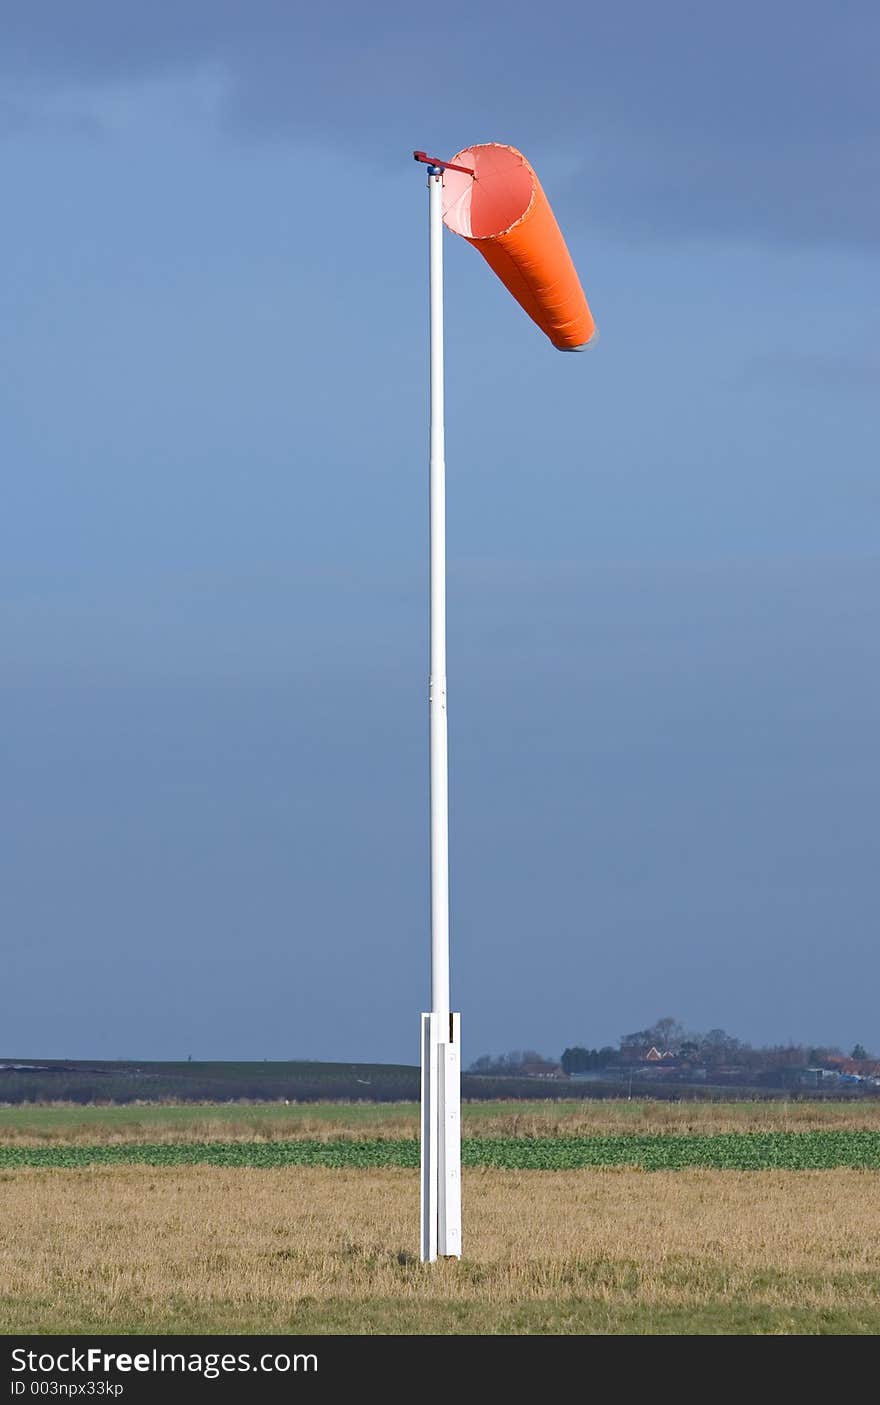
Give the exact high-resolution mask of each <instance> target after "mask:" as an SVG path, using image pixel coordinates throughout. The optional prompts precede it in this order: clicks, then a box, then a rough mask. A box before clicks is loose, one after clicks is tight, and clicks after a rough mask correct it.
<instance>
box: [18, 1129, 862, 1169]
mask: <svg viewBox="0 0 880 1405" xmlns="http://www.w3.org/2000/svg"><path fill="white" fill-rule="evenodd" d="M126 1164H129V1165H146V1166H196V1165H204V1166H231V1167H279V1166H340V1167H341V1166H346V1167H358V1166H361V1167H380V1166H400V1167H416V1166H418V1164H419V1143H418V1141H417V1140H416V1139H415V1138H412V1137H408V1138H391V1137H383V1138H379V1139H375V1140H367V1139H365V1138H353V1139H348V1140H335V1141H314V1140H309V1139H307V1138H298V1139H295V1140H292V1141H260V1142H245V1141H236V1142H220V1141H217V1142H189V1143H187V1142H154V1143H150V1142H132V1143H118V1142H117V1143H113V1142H109V1143H107V1142H105V1143H103V1144H99V1145H96V1146H82V1145H64V1144H55V1145H52V1146H46V1147H34V1146H5V1147H0V1169H3V1170H9V1169H13V1168H15V1167H22V1166H30V1167H40V1168H43V1169H53V1168H59V1169H61V1168H72V1167H85V1166H119V1165H126ZM462 1164H463V1165H464V1166H471V1167H479V1166H492V1167H495V1168H497V1169H498V1170H515V1171H523V1170H530V1171H571V1170H578V1169H580V1168H582V1167H587V1166H638V1167H641V1168H642V1169H644V1170H647V1171H659V1170H666V1171H675V1170H681V1169H683V1168H684V1167H689V1166H707V1167H714V1168H716V1169H718V1170H733V1171H766V1170H788V1171H799V1170H825V1169H829V1168H832V1167H838V1166H849V1167H853V1168H857V1169H871V1170H876V1169H880V1133H878V1132H830V1131H822V1132H776V1133H772V1132H771V1133H761V1132H742V1133H720V1134H718V1135H715V1136H703V1137H700V1136H651V1137H625V1136H624V1137H471V1138H465V1139H464V1140H463V1141H462Z"/></svg>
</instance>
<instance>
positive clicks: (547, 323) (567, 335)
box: [443, 142, 596, 351]
mask: <svg viewBox="0 0 880 1405" xmlns="http://www.w3.org/2000/svg"><path fill="white" fill-rule="evenodd" d="M444 165H445V167H446V169H445V170H444V172H443V222H444V224H445V225H446V228H447V229H451V230H452V231H453V233H454V234H460V235H461V236H462V238H464V239H467V241H468V243H469V244H473V246H474V248H475V249H479V251H480V253H481V254H482V255H483V258H484V259H485V260H486V262H487V263H488V264H489V266H490V268H492V269H493V270H494V271H495V273H497V274H498V277H499V278H500V279H501V281H502V283H503V284H504V285H505V287H506V288H508V290H509V291H510V292H511V293H512V294H513V296H514V297H515V298H516V300H517V302H518V303H519V304H520V306H521V307H523V308H524V309H525V311H526V312H527V313H528V314H529V316H530V317H531V319H532V321H533V322H537V324H538V326H539V327H540V328H541V331H542V332H546V334H547V336H548V337H549V338H550V340H551V342H552V343H553V345H554V346H555V347H557V349H558V350H559V351H583V349H584V347H585V346H587V345H588V343H589V342H590V341H592V339H593V337H594V336H595V334H596V324H595V322H594V321H593V315H592V313H591V312H590V309H589V306H588V304H587V299H586V297H585V295H584V290H583V288H582V287H581V284H580V279H579V278H578V276H577V273H576V272H575V267H574V264H573V263H572V261H571V255H570V253H569V252H568V249H567V247H566V244H565V240H564V239H563V237H562V233H561V231H560V229H559V225H558V224H557V223H556V219H555V217H554V214H553V211H552V210H551V208H550V204H549V202H548V200H547V196H546V195H545V194H544V192H543V190H542V189H541V183H540V181H539V180H538V177H537V176H536V175H535V172H534V171H533V170H532V168H531V166H530V165H529V163H528V161H527V160H526V158H525V157H524V156H523V154H522V152H521V151H517V149H516V147H514V146H501V145H499V144H498V143H497V142H485V143H484V144H482V145H480V146H470V147H468V148H467V150H465V151H460V152H459V153H458V155H457V156H454V157H453V158H452V161H451V162H449V163H444ZM456 166H458V167H459V168H462V167H464V168H468V169H458V170H455V169H454V167H456ZM470 172H472V173H473V174H471V173H470Z"/></svg>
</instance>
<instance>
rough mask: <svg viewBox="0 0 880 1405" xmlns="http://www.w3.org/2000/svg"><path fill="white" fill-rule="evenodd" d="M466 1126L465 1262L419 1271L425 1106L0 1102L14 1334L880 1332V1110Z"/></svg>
mask: <svg viewBox="0 0 880 1405" xmlns="http://www.w3.org/2000/svg"><path fill="white" fill-rule="evenodd" d="M463 1123H464V1133H465V1138H464V1143H463V1160H464V1163H465V1167H466V1169H465V1171H464V1204H465V1246H464V1247H465V1258H464V1260H463V1261H462V1262H461V1263H454V1262H441V1263H439V1264H434V1265H421V1264H420V1263H419V1262H418V1258H417V1228H418V1172H417V1170H416V1169H415V1168H416V1165H417V1157H418V1144H417V1142H416V1140H415V1133H416V1130H417V1108H416V1107H415V1106H414V1105H412V1104H393V1103H391V1104H384V1105H373V1104H365V1103H358V1104H352V1105H345V1104H338V1103H330V1104H309V1105H306V1106H285V1105H284V1104H283V1103H282V1104H254V1105H247V1104H233V1105H230V1104H223V1105H220V1106H217V1105H214V1104H204V1105H197V1104H187V1105H185V1106H173V1105H158V1106H155V1105H153V1106H150V1105H143V1106H132V1105H128V1106H125V1107H113V1106H107V1107H103V1106H102V1107H70V1106H64V1105H44V1106H24V1107H16V1108H2V1109H0V1223H2V1225H3V1230H2V1233H0V1330H2V1331H3V1332H5V1333H12V1332H32V1333H37V1334H41V1335H44V1334H48V1333H72V1332H76V1333H82V1332H87V1331H95V1332H97V1331H101V1332H119V1333H139V1332H159V1333H173V1332H182V1333H188V1332H207V1333H211V1332H231V1333H237V1332H241V1333H247V1332H278V1333H285V1332H302V1333H311V1332H315V1333H331V1334H332V1333H347V1332H353V1333H364V1332H366V1333H383V1334H384V1333H396V1332H402V1333H443V1334H447V1333H481V1334H482V1333H490V1334H497V1333H501V1334H507V1333H556V1334H568V1333H585V1334H589V1333H601V1334H618V1333H620V1334H631V1335H640V1334H657V1333H660V1334H663V1333H680V1334H681V1333H683V1334H695V1333H701V1334H702V1333H705V1334H719V1333H720V1334H736V1333H750V1334H764V1333H771V1334H794V1333H797V1334H808V1335H811V1334H836V1335H851V1334H872V1335H873V1334H876V1333H877V1332H880V1170H878V1169H873V1168H876V1167H880V1108H878V1107H877V1106H876V1105H875V1104H873V1103H858V1104H852V1103H841V1104H834V1103H830V1102H821V1103H805V1102H796V1103H790V1104H786V1103H783V1102H775V1103H751V1104H750V1103H739V1102H737V1103H732V1104H709V1103H702V1104H700V1103H687V1104H684V1103H651V1102H617V1103H609V1102H598V1103H597V1102H579V1101H578V1102H575V1101H566V1102H553V1103H548V1102H539V1103H534V1104H528V1103H526V1104H523V1103H521V1102H517V1103H509V1104H504V1103H495V1104H486V1103H480V1104H467V1105H465V1107H464V1109H463ZM34 1162H36V1163H41V1162H42V1163H44V1164H42V1165H40V1164H28V1163H34ZM212 1162H213V1163H219V1164H211V1163H212ZM328 1162H329V1163H330V1164H329V1165H328V1164H322V1163H328ZM102 1163H103V1164H102ZM138 1163H140V1164H138ZM145 1163H151V1164H145ZM352 1163H355V1164H352ZM547 1167H552V1168H554V1169H542V1168H547ZM739 1167H748V1168H750V1169H747V1170H741V1169H737V1168H739ZM814 1167H823V1168H825V1169H812V1168H814ZM573 1168H578V1169H573ZM672 1168H675V1169H672ZM721 1168H723V1169H721ZM795 1168H797V1169H795ZM646 1171H650V1174H646Z"/></svg>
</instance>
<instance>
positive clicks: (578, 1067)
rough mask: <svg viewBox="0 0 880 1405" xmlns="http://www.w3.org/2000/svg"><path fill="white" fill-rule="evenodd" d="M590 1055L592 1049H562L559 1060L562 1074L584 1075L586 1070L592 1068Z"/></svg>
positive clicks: (577, 1046) (576, 1047) (577, 1047)
mask: <svg viewBox="0 0 880 1405" xmlns="http://www.w3.org/2000/svg"><path fill="white" fill-rule="evenodd" d="M592 1055H593V1050H592V1049H582V1048H581V1047H580V1046H579V1045H575V1047H574V1048H573V1049H564V1050H563V1051H562V1058H561V1059H560V1063H561V1064H562V1072H563V1073H567V1074H572V1073H586V1072H587V1069H589V1068H592Z"/></svg>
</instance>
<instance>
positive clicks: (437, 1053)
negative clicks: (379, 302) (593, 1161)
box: [421, 166, 461, 1262]
mask: <svg viewBox="0 0 880 1405" xmlns="http://www.w3.org/2000/svg"><path fill="white" fill-rule="evenodd" d="M428 222H429V255H430V257H429V265H430V288H431V299H430V303H431V457H430V519H431V666H430V667H431V672H430V679H429V684H428V697H429V710H430V732H431V739H430V751H431V765H430V787H431V1010H430V1013H429V1014H425V1015H423V1016H422V1184H421V1220H422V1233H421V1256H422V1259H423V1260H425V1261H427V1262H430V1261H432V1260H433V1259H436V1258H437V1257H438V1256H440V1257H455V1258H459V1257H460V1256H461V1131H460V1102H461V1091H460V1090H461V1063H460V1054H459V1019H458V1016H457V1015H453V1014H452V1013H451V1012H450V1007H449V799H448V795H449V785H448V761H447V730H446V463H445V447H444V434H443V172H442V169H440V168H438V167H436V166H429V167H428Z"/></svg>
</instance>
